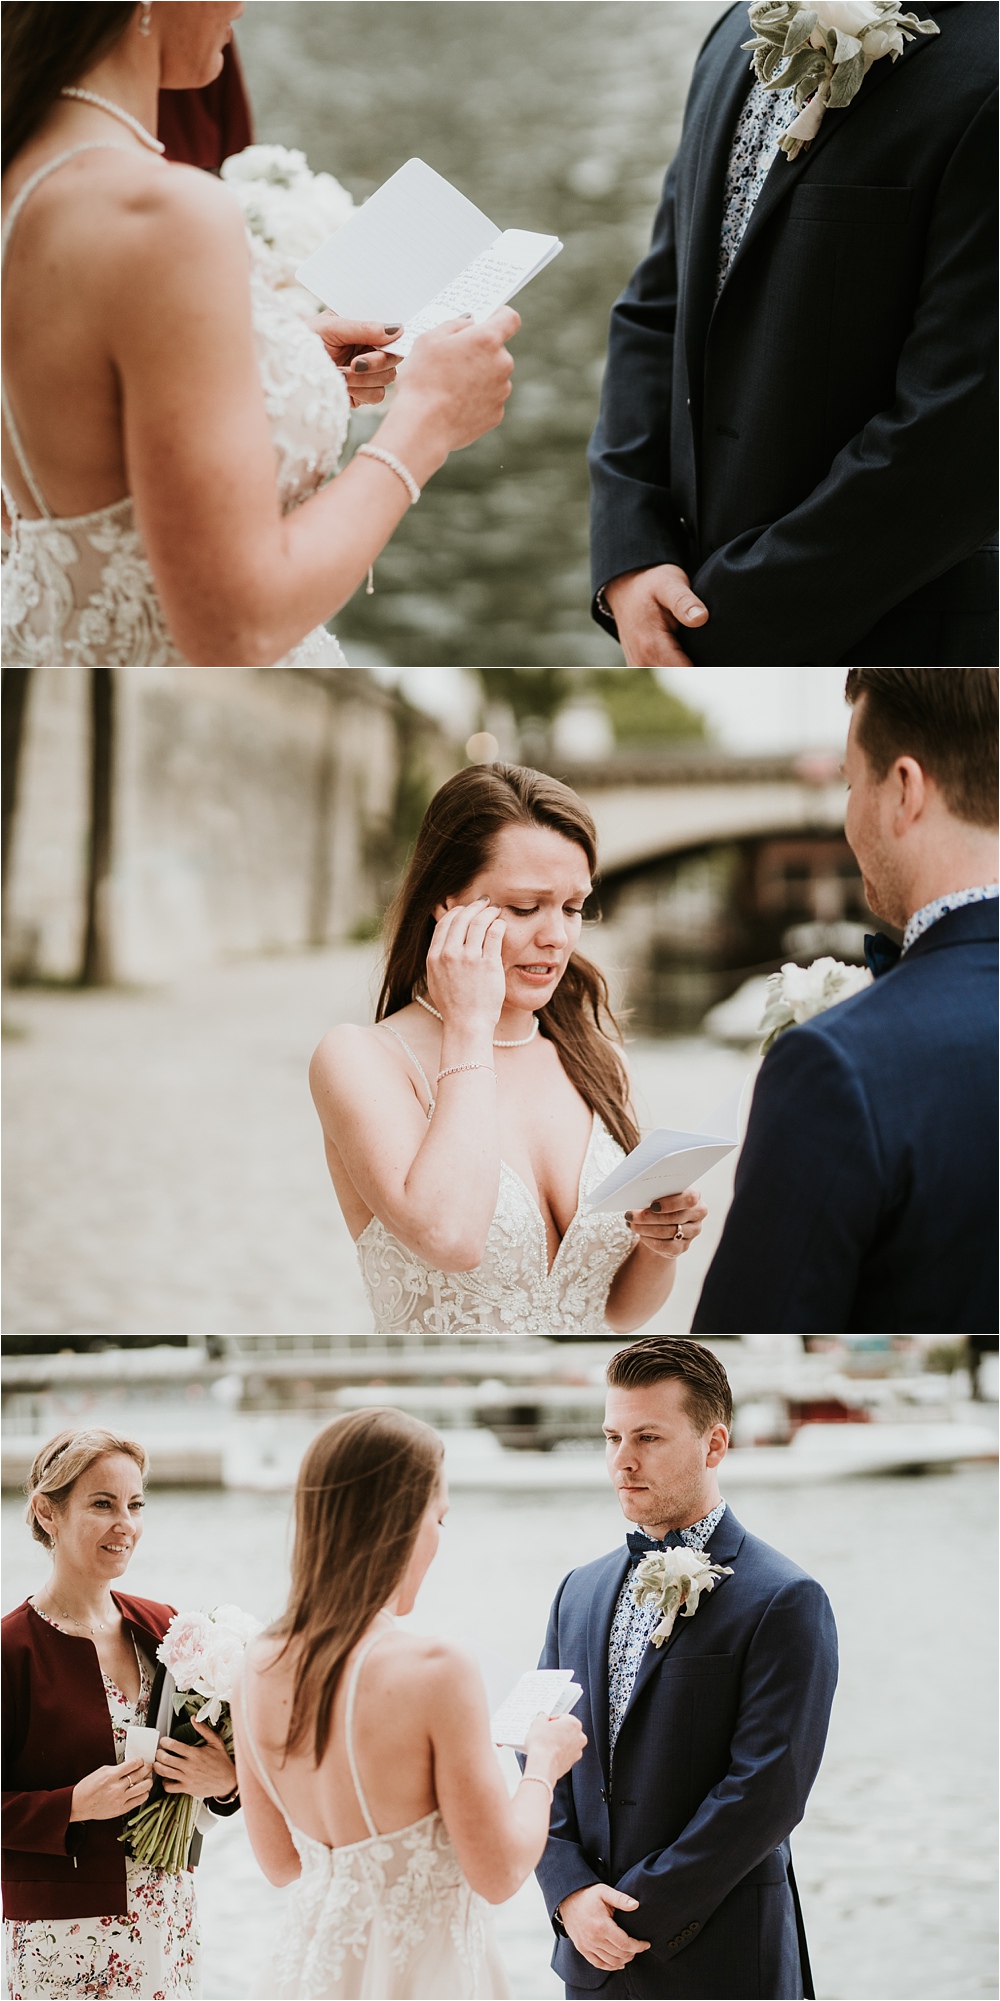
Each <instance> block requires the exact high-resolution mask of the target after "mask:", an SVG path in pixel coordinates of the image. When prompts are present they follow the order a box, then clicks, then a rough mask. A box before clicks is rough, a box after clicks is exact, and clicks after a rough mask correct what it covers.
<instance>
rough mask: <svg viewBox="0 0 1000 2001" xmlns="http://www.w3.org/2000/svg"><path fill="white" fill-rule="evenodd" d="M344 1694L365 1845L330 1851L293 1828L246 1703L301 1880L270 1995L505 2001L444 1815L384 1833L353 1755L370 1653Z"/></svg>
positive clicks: (308, 1999) (347, 2000)
mask: <svg viewBox="0 0 1000 2001" xmlns="http://www.w3.org/2000/svg"><path fill="white" fill-rule="evenodd" d="M381 1637H382V1635H381V1634H378V1633H376V1634H373V1635H372V1638H371V1639H370V1640H368V1642H367V1643H366V1645H365V1646H363V1647H362V1648H361V1650H360V1652H359V1653H358V1655H357V1657H356V1659H355V1662H354V1667H353V1669H352V1671H351V1678H350V1682H349V1684H348V1689H347V1705H346V1715H345V1720H344V1734H345V1741H346V1746H347V1758H348V1763H349V1766H350V1771H351V1778H352V1779H353V1781H354V1789H355V1792H356V1793H357V1796H358V1805H359V1806H360V1808H361V1812H362V1816H363V1818H364V1823H365V1826H366V1827H367V1828H368V1830H369V1838H368V1840H367V1841H352V1842H349V1843H347V1845H346V1846H345V1847H343V1848H329V1847H327V1845H326V1843H325V1842H323V1841H317V1840H316V1839H315V1838H314V1837H313V1836H312V1835H311V1834H303V1832H302V1829H301V1828H299V1827H296V1826H295V1824H294V1822H293V1821H292V1820H290V1819H289V1816H288V1814H287V1812H286V1810H285V1808H284V1806H283V1805H282V1801H281V1797H280V1795H279V1793H278V1791H277V1789H276V1787H275V1785H274V1782H273V1780H272V1779H271V1778H270V1776H269V1774H268V1771H267V1767H266V1766H265V1764H264V1761H263V1759H262V1757H261V1754H260V1751H259V1749H258V1746H257V1742H256V1739H255V1737H254V1734H253V1729H252V1726H251V1723H250V1718H249V1716H248V1714H247V1701H246V1693H245V1690H244V1689H243V1688H240V1690H239V1696H238V1700H239V1703H240V1707H241V1710H242V1715H243V1728H244V1731H245V1734H246V1740H247V1744H248V1746H249V1749H250V1752H251V1755H252V1757H253V1761H254V1764H255V1765H256V1767H257V1771H258V1774H259V1777H260V1782H261V1784H262V1786H263V1787H264V1790H265V1792H266V1793H267V1795H268V1798H269V1799H270V1800H272V1801H273V1803H274V1805H275V1806H276V1807H277V1809H278V1812H279V1813H280V1815H281V1817H282V1819H283V1820H284V1822H285V1825H286V1827H287V1828H288V1832H289V1834H290V1835H291V1837H292V1840H293V1842H294V1844H295V1847H296V1849H297V1850H298V1854H299V1859H300V1861H301V1864H302V1873H301V1875H300V1876H299V1878H298V1880H297V1882H296V1884H295V1887H294V1890H293V1892H292V1895H291V1898H290V1900H289V1903H288V1905H287V1908H286V1910H285V1914H284V1923H283V1925H282V1929H281V1937H280V1939H279V1941H278V1944H277V1947H276V1950H275V1954H274V1972H273V1975H272V1977H271V1981H270V1983H269V1985H268V1987H267V1993H268V1994H269V1995H274V1996H276V1997H279V2001H282V1997H287V2001H463V1997H467V2001H504V1998H505V1997H506V1996H508V1995H509V1993H510V1988H509V1986H508V1984H507V1977H506V1974H505V1972H504V1968H503V1962H502V1960H501V1958H500V1955H499V1953H498V1951H497V1947H496V1941H495V1939H494V1936H493V1926H492V1920H491V1918H490V1914H489V1907H488V1905H487V1904H486V1903H485V1902H484V1900H483V1898H482V1897H477V1896H476V1894H475V1892H474V1891H473V1890H471V1889H470V1888H469V1885H468V1883H467V1882H466V1880H465V1877H464V1876H463V1875H462V1871H461V1869H460V1868H459V1866H458V1858H457V1856H456V1854H455V1851H454V1849H453V1847H452V1845H451V1842H450V1840H449V1838H448V1832H447V1829H446V1827H445V1824H444V1821H443V1820H442V1818H441V1815H440V1813H439V1812H437V1810H435V1811H434V1812H433V1813H428V1814H425V1815H424V1817H423V1819H422V1820H415V1821H414V1822H413V1823H412V1825H411V1826H409V1827H398V1828H396V1829H394V1830H393V1832H392V1833H391V1834H380V1833H379V1830H378V1828H377V1827H376V1825H375V1822H374V1820H373V1819H372V1815H371V1810H370V1808H369V1805H368V1801H367V1799H366V1798H365V1794H364V1791H363V1788H362V1785H361V1780H360V1777H359V1776H358V1768H357V1764H356V1762H355V1757H354V1700H355V1696H356V1693H357V1686H358V1676H359V1674H360V1672H361V1667H362V1664H363V1662H364V1660H365V1657H366V1655H367V1654H368V1653H369V1652H370V1650H371V1648H372V1647H373V1646H375V1644H376V1642H377V1641H378V1640H379V1639H380V1638H381Z"/></svg>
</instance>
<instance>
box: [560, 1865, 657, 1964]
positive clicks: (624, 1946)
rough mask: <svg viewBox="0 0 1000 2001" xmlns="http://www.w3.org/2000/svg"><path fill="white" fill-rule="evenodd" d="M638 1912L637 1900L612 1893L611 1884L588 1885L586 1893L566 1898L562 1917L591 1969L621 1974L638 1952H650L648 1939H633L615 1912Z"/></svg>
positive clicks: (561, 1910) (561, 1906)
mask: <svg viewBox="0 0 1000 2001" xmlns="http://www.w3.org/2000/svg"><path fill="white" fill-rule="evenodd" d="M638 1908H639V1906H638V1903H637V1902H636V1899H635V1898H634V1897H625V1896H623V1895H622V1892H621V1891H620V1890H612V1888H611V1886H610V1884H609V1883H588V1884H587V1887H586V1889H584V1890H574V1891H573V1893H572V1895H571V1896H569V1897H564V1898H563V1900H562V1903H561V1904H560V1906H559V1916H560V1917H561V1919H562V1921H563V1924H564V1926H565V1928H566V1932H567V1934H568V1936H569V1937H570V1938H571V1939H572V1941H573V1944H574V1945H575V1947H576V1949H577V1952H582V1954H583V1956H584V1959H588V1960H589V1961H590V1964H591V1966H599V1967H601V1968H602V1970H603V1971H605V1972H608V1973H610V1972H612V1971H613V1972H616V1973H617V1972H620V1971H621V1968H622V1967H623V1966H627V1965H628V1963H629V1960H630V1959H634V1958H635V1956H636V1953H637V1952H648V1951H649V1940H648V1939H641V1938H629V1935H628V1933H627V1932H623V1931H622V1928H621V1926H620V1925H616V1923H615V1920H614V1916H613V1913H614V1912H615V1911H637V1910H638Z"/></svg>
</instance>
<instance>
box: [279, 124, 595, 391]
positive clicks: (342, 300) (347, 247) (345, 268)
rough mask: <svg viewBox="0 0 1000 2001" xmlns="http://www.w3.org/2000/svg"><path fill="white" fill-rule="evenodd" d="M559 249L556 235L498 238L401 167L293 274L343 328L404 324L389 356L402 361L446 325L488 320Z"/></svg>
mask: <svg viewBox="0 0 1000 2001" xmlns="http://www.w3.org/2000/svg"><path fill="white" fill-rule="evenodd" d="M562 247H563V246H562V244H561V243H560V241H559V238H558V237H557V236H540V235H538V234H537V233H536V231H534V230H531V229H504V230H500V229H498V228H497V226H496V223H495V222H491V221H490V219H489V216H487V215H484V214H483V213H482V210H481V209H478V208H476V207H475V205H474V203H473V202H471V201H467V200H466V198H465V196H464V195H463V194H460V193H459V191H458V189H457V188H453V187H452V185H451V182H450V181H446V180H445V179H444V178H443V176H442V175H441V174H436V173H435V172H434V169H433V167H428V166H427V164H426V162H425V161H424V160H407V162H406V165H405V166H403V167H400V168H399V170H398V172H397V173H395V174H392V175H391V176H390V178H389V180H387V181H386V182H385V183H384V184H383V186H382V187H380V188H378V189H377V190H376V192H375V193H374V194H373V195H370V196H369V198H368V200H367V201H366V202H364V203H363V204H362V206H361V208H358V209H355V210H354V213H353V214H352V215H350V216H348V218H347V221H346V222H344V223H342V224H341V226H340V228H339V229H338V230H336V231H335V233H334V234H333V236H330V237H328V238H327V240H326V242H325V243H323V244H321V245H320V248H319V249H318V250H316V251H314V252H313V255H312V256H311V257H307V258H306V261H305V263H304V264H300V265H299V268H298V270H297V272H296V274H295V275H296V277H297V278H298V279H299V280H300V282H301V283H302V284H303V285H305V286H307V287H308V289H309V291H310V292H314V293H315V294H316V297H317V298H318V299H322V300H323V301H324V303H325V304H326V305H328V306H331V307H332V308H333V311H334V312H336V313H341V314H343V316H344V318H345V319H359V320H381V321H383V323H384V324H386V325H388V326H393V325H396V324H397V323H398V324H399V325H401V326H402V328H403V333H402V335H401V336H400V338H399V339H398V340H394V341H393V343H392V351H393V353H394V354H409V351H410V349H411V347H412V346H413V343H414V341H415V340H416V338H417V336H418V334H422V333H427V332H428V331H429V329H430V328H431V327H436V326H440V325H441V322H442V321H443V320H453V319H456V318H457V317H458V315H459V313H471V314H472V317H473V319H474V320H477V321H478V320H485V319H488V318H489V316H490V314H491V313H493V312H495V311H496V309H497V307H498V306H504V305H506V303H507V300H508V299H512V298H513V297H514V295H515V293H516V292H519V291H520V290H521V289H522V286H524V285H527V284H528V282H529V280H530V279H532V278H534V277H536V276H537V274H538V272H539V271H541V270H543V269H544V267H545V265H546V264H550V263H551V262H552V259H553V257H558V255H559V252H560V250H561V249H562Z"/></svg>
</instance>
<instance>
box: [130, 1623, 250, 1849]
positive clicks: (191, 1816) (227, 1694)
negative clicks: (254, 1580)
mask: <svg viewBox="0 0 1000 2001" xmlns="http://www.w3.org/2000/svg"><path fill="white" fill-rule="evenodd" d="M261 1630H262V1628H261V1623H260V1620H259V1619H255V1618H253V1617H252V1615H251V1614H250V1613H249V1612H243V1611H241V1610H240V1607H239V1606H238V1605H217V1606H216V1608H215V1611H214V1612H177V1613H176V1614H175V1615H174V1617H173V1619H172V1620H171V1622H170V1624H169V1626H168V1627H167V1630H166V1632H165V1633H164V1635H163V1638H162V1640H161V1641H160V1644H159V1646H158V1647H157V1649H156V1657H157V1660H159V1661H162V1662H163V1665H164V1667H165V1668H166V1670H167V1673H168V1674H170V1675H172V1676H173V1680H174V1684H175V1690H176V1692H175V1694H174V1696H173V1709H174V1715H175V1717H176V1718H177V1722H176V1723H175V1725H174V1727H173V1729H172V1730H171V1732H170V1735H171V1736H172V1737H176V1738H177V1739H178V1741H179V1742H180V1743H182V1744H201V1743H203V1742H204V1739H203V1738H202V1737H201V1736H200V1735H199V1733H198V1731H197V1730H195V1729H194V1727H193V1726H194V1724H195V1723H209V1724H211V1725H212V1728H213V1729H215V1730H217V1731H218V1733H219V1736H220V1737H221V1738H222V1741H223V1743H224V1745H225V1747H226V1750H227V1751H228V1752H229V1755H230V1757H232V1754H233V1719H232V1712H231V1710H230V1703H231V1702H232V1698H233V1687H234V1684H235V1681H236V1676H237V1673H238V1671H239V1669H240V1667H241V1666H242V1662H243V1655H244V1653H245V1651H246V1648H247V1646H248V1644H249V1642H250V1641H251V1640H252V1639H253V1638H254V1636H255V1634H257V1633H259V1632H261ZM199 1805H200V1802H199V1801H198V1800H196V1799H195V1798H194V1797H193V1796H192V1794H190V1793H161V1796H160V1797H159V1798H154V1799H151V1800H148V1801H147V1803H146V1805H145V1806H141V1807H139V1808H138V1809H137V1811H136V1812H135V1813H133V1814H131V1815H130V1817H129V1819H128V1820H127V1821H126V1823H125V1831H124V1833H123V1834H121V1835H120V1836H119V1839H120V1840H121V1841H123V1842H125V1844H126V1845H127V1847H128V1849H129V1851H130V1853H131V1854H132V1855H133V1856H134V1857H135V1860H136V1861H137V1862H145V1863H147V1864H148V1865H149V1866H150V1867H152V1868H154V1869H167V1870H169V1871H171V1872H172V1873H174V1874H176V1873H177V1872H178V1871H179V1870H181V1869H184V1868H186V1867H187V1859H188V1854H189V1851H190V1848H191V1836H192V1835H193V1833H194V1827H195V1821H196V1819H197V1815H198V1807H199Z"/></svg>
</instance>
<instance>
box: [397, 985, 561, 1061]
mask: <svg viewBox="0 0 1000 2001" xmlns="http://www.w3.org/2000/svg"><path fill="white" fill-rule="evenodd" d="M413 998H414V1000H415V1001H416V1003H417V1006H418V1007H425V1008H426V1009H427V1012H428V1014H432V1015H434V1017H435V1019H436V1020H437V1021H443V1020H444V1015H443V1014H438V1011H437V1008H436V1007H432V1006H431V1004H430V1001H429V1000H424V998H423V995H422V994H414V996H413ZM537 1034H538V1016H537V1014H533V1015H532V1017H531V1032H530V1034H529V1035H521V1036H519V1037H518V1039H517V1041H516V1042H505V1041H504V1039H503V1037H502V1036H500V1035H495V1036H494V1037H493V1047H494V1049H526V1048H527V1046H528V1044H529V1042H534V1039H535V1037H536V1035H537Z"/></svg>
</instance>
